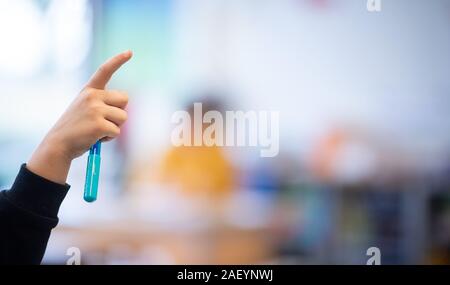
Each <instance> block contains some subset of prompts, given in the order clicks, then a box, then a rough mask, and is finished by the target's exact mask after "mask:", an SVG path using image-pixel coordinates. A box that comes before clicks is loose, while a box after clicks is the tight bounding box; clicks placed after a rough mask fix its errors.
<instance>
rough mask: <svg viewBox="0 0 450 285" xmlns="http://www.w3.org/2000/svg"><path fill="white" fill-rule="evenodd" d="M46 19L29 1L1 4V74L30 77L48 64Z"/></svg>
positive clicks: (21, 0) (3, 2) (17, 0)
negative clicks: (44, 63)
mask: <svg viewBox="0 0 450 285" xmlns="http://www.w3.org/2000/svg"><path fill="white" fill-rule="evenodd" d="M42 18H43V15H42V13H41V11H40V10H39V8H38V7H37V5H36V4H35V3H34V2H32V1H29V0H14V1H7V0H0V36H1V44H0V72H1V73H6V74H8V75H15V76H27V75H32V74H33V73H35V72H36V71H37V70H38V69H39V68H40V66H41V64H42V62H43V60H44V52H45V35H44V34H45V29H44V27H43V23H42Z"/></svg>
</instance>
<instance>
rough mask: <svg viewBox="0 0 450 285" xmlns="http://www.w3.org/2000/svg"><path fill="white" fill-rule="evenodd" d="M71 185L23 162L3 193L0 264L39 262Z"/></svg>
mask: <svg viewBox="0 0 450 285" xmlns="http://www.w3.org/2000/svg"><path fill="white" fill-rule="evenodd" d="M69 188H70V186H69V185H68V184H65V185H61V184H58V183H54V182H52V181H49V180H47V179H45V178H43V177H41V176H39V175H36V174H34V173H33V172H31V171H29V170H28V169H27V168H26V165H25V164H24V165H22V167H21V168H20V171H19V174H18V175H17V177H16V180H15V181H14V184H13V186H12V187H11V189H10V190H7V191H2V192H0V264H40V262H41V260H42V257H43V256H44V253H45V248H46V247H47V242H48V239H49V237H50V232H51V230H52V229H53V228H54V227H55V226H56V225H57V224H58V216H57V215H58V210H59V206H60V205H61V203H62V201H63V199H64V197H65V196H66V194H67V191H68V190H69Z"/></svg>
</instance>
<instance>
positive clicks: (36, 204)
mask: <svg viewBox="0 0 450 285" xmlns="http://www.w3.org/2000/svg"><path fill="white" fill-rule="evenodd" d="M69 188H70V185H68V184H67V183H66V184H65V185H62V184H58V183H55V182H52V181H50V180H47V179H45V178H43V177H41V176H39V175H37V174H34V173H33V172H31V171H30V170H28V169H27V168H26V165H25V164H22V167H21V168H20V171H19V174H17V177H16V180H15V181H14V184H13V186H12V187H11V190H9V191H7V192H6V195H7V197H8V200H9V201H11V203H13V204H15V205H16V206H19V207H20V208H22V209H25V210H27V211H30V212H32V213H34V214H36V215H40V216H44V217H48V218H57V216H58V211H59V206H60V205H61V203H62V201H63V200H64V197H66V194H67V191H69Z"/></svg>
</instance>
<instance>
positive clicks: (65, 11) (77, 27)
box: [48, 0, 93, 70]
mask: <svg viewBox="0 0 450 285" xmlns="http://www.w3.org/2000/svg"><path fill="white" fill-rule="evenodd" d="M92 13H93V11H92V6H91V5H90V2H89V1H87V0H79V1H73V0H53V1H52V2H51V5H50V7H49V11H48V17H49V18H48V20H49V23H50V31H51V34H52V37H51V40H52V46H51V53H52V57H53V59H54V62H55V64H56V68H58V69H61V70H72V69H75V68H77V67H79V66H80V65H81V64H82V63H83V61H84V60H85V59H86V57H87V56H88V53H89V49H90V47H91V43H92V38H91V33H92V18H93V17H92Z"/></svg>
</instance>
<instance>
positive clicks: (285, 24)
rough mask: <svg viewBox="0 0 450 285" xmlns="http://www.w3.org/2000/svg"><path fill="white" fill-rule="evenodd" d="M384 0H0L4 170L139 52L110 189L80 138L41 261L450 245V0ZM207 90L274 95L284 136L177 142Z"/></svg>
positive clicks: (249, 97)
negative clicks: (174, 118)
mask: <svg viewBox="0 0 450 285" xmlns="http://www.w3.org/2000/svg"><path fill="white" fill-rule="evenodd" d="M381 1H382V9H381V11H380V12H368V11H367V7H366V4H367V1H366V0H354V1H348V0H282V1H279V0H189V1H187V0H152V1H148V0H133V1H120V0H98V1H97V0H96V1H88V0H77V1H75V0H73V1H71V0H35V1H32V0H0V35H1V38H2V41H1V44H0V86H1V88H2V94H1V96H0V107H1V109H0V186H1V188H6V187H9V186H10V185H11V184H12V182H13V179H14V177H15V175H16V173H17V171H18V169H19V167H20V165H21V163H23V162H26V160H27V159H28V158H29V157H30V155H31V153H32V151H33V149H34V148H35V147H36V146H37V144H38V143H39V141H40V140H41V138H42V137H43V136H44V135H45V133H46V131H47V130H48V129H49V128H50V127H51V126H52V124H53V123H54V122H55V121H56V120H57V118H58V117H59V116H60V115H61V113H62V112H63V111H64V109H65V108H66V107H67V106H68V105H69V104H70V102H71V101H72V100H73V98H74V97H75V96H77V94H78V92H79V90H80V89H81V88H82V87H83V84H84V83H85V82H86V80H87V79H88V78H89V76H90V75H91V73H92V72H93V71H95V69H96V68H97V66H98V65H99V64H100V63H101V62H103V61H104V60H105V59H106V58H108V57H110V56H112V55H114V54H115V53H118V52H121V51H123V50H127V49H131V50H133V51H134V55H135V56H134V58H133V60H132V61H131V62H129V63H128V64H127V65H126V66H124V68H123V69H122V70H120V71H119V72H118V73H117V74H116V75H115V77H114V78H113V80H112V82H111V83H110V88H117V89H122V90H127V91H128V92H129V95H130V104H129V107H128V111H129V121H128V122H127V123H126V125H125V127H124V131H123V132H122V135H121V136H120V138H119V139H118V140H116V141H114V142H111V143H108V144H104V146H103V153H102V169H101V171H102V173H101V180H100V188H99V198H98V200H97V201H96V202H95V203H93V204H88V203H85V202H84V201H83V198H82V197H83V193H82V192H83V184H84V175H85V167H86V156H82V157H80V158H79V159H77V160H76V161H74V163H73V166H72V170H71V172H70V177H69V180H68V183H69V184H71V190H70V192H69V194H68V196H67V198H66V200H65V201H64V203H63V205H62V207H61V211H60V214H59V217H60V223H59V225H58V227H57V228H56V229H55V230H53V233H52V237H51V239H50V241H49V246H48V249H47V252H46V255H45V258H44V263H46V264H65V263H66V260H67V259H68V258H69V256H67V255H66V252H67V249H68V248H70V247H78V248H79V249H80V251H81V256H82V263H83V264H230V263H233V264H261V263H264V264H266V263H270V264H365V263H366V261H367V260H368V259H369V257H370V256H367V255H366V251H367V249H368V248H370V247H378V248H379V249H380V251H381V263H382V264H449V263H450V80H449V75H450V32H449V31H450V29H449V27H450V2H449V1H446V0H434V1H421V0H395V1H394V0H381ZM198 98H201V100H202V102H203V103H207V102H208V103H210V104H211V106H219V107H220V108H222V109H226V110H244V111H246V110H274V111H279V112H280V153H279V155H278V156H276V157H274V158H261V157H260V156H259V148H254V147H252V148H250V147H247V148H239V147H227V148H218V147H209V148H208V147H198V148H188V147H186V148H174V147H172V145H171V142H170V134H171V131H172V129H173V128H174V125H173V124H171V120H170V118H171V115H172V114H173V113H174V112H175V111H177V110H181V109H184V108H186V107H189V106H190V104H191V106H192V102H194V101H196V100H199V99H198ZM0 234H1V233H0Z"/></svg>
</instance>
